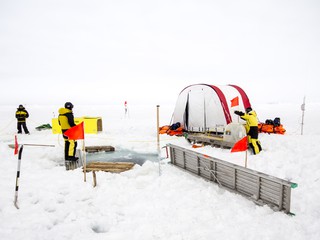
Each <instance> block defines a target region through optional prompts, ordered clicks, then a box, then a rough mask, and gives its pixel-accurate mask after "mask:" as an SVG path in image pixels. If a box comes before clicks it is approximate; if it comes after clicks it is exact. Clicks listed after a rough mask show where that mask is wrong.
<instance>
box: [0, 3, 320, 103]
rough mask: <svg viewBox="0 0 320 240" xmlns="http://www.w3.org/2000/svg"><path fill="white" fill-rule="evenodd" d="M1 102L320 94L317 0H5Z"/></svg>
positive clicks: (0, 12)
mask: <svg viewBox="0 0 320 240" xmlns="http://www.w3.org/2000/svg"><path fill="white" fill-rule="evenodd" d="M0 79H1V83H0V86H1V90H0V101H1V102H0V104H20V103H24V104H33V103H35V104H42V103H53V104H56V103H58V104H60V103H64V102H65V101H73V102H75V103H89V104H95V103H120V102H123V101H125V100H127V101H128V103H129V104H130V103H132V102H150V103H155V104H156V103H157V104H161V103H165V102H173V103H175V101H176V99H177V97H178V94H179V92H180V91H181V90H182V89H183V88H184V87H186V86H188V85H190V84H195V83H208V84H214V85H225V84H236V85H239V86H240V87H242V88H243V89H244V90H245V91H246V92H247V94H248V95H249V98H250V99H251V103H252V104H253V105H254V103H255V102H274V103H276V102H280V101H281V102H283V101H286V102H297V101H298V102H302V100H303V97H304V96H306V97H307V101H308V100H309V101H313V102H315V101H316V102H320V94H319V93H318V92H319V86H320V83H319V80H320V1H318V0H313V1H312V0H300V1H299V0H265V1H260V0H252V1H249V0H247V1H241V0H231V1H228V0H220V1H218V0H181V1H175V0H159V1H153V0H136V1H131V0H86V1H85V0H37V1H36V0H0Z"/></svg>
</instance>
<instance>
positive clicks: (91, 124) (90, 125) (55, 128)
mask: <svg viewBox="0 0 320 240" xmlns="http://www.w3.org/2000/svg"><path fill="white" fill-rule="evenodd" d="M74 122H75V124H77V125H78V124H79V123H81V122H84V132H85V133H95V134H96V133H98V132H101V131H102V119H101V117H78V118H74ZM52 133H53V134H58V133H61V127H60V125H59V122H58V118H52Z"/></svg>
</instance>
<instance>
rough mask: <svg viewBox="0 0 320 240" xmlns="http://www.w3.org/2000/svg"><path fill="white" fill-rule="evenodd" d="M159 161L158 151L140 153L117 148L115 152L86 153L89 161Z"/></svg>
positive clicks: (139, 162) (137, 162)
mask: <svg viewBox="0 0 320 240" xmlns="http://www.w3.org/2000/svg"><path fill="white" fill-rule="evenodd" d="M147 160H149V161H152V162H156V161H158V154H157V153H139V152H135V151H132V150H129V149H115V151H113V152H104V151H101V152H95V153H86V161H87V163H89V162H133V163H136V164H139V165H142V164H144V162H145V161H147Z"/></svg>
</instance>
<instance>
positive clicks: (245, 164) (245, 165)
mask: <svg viewBox="0 0 320 240" xmlns="http://www.w3.org/2000/svg"><path fill="white" fill-rule="evenodd" d="M245 152H246V159H245V163H244V167H245V168H247V161H248V150H246V151H245Z"/></svg>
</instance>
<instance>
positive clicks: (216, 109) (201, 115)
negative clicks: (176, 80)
mask: <svg viewBox="0 0 320 240" xmlns="http://www.w3.org/2000/svg"><path fill="white" fill-rule="evenodd" d="M236 98H237V99H238V102H239V104H238V105H232V104H231V102H232V100H234V99H236ZM247 107H251V105H250V101H249V99H248V97H247V95H246V93H245V92H244V91H243V90H242V89H241V88H240V87H238V86H235V85H226V86H219V87H218V86H214V85H209V84H195V85H190V86H188V87H186V88H185V89H183V90H182V91H181V93H180V94H179V97H178V100H177V102H176V106H175V109H174V113H173V118H172V123H176V122H179V123H180V124H181V126H182V127H183V128H184V129H185V130H187V131H192V132H207V131H209V132H223V131H224V128H225V127H226V125H227V124H229V123H231V122H242V120H240V119H239V117H238V116H237V115H235V114H234V111H235V110H239V111H245V109H246V108H247Z"/></svg>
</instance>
